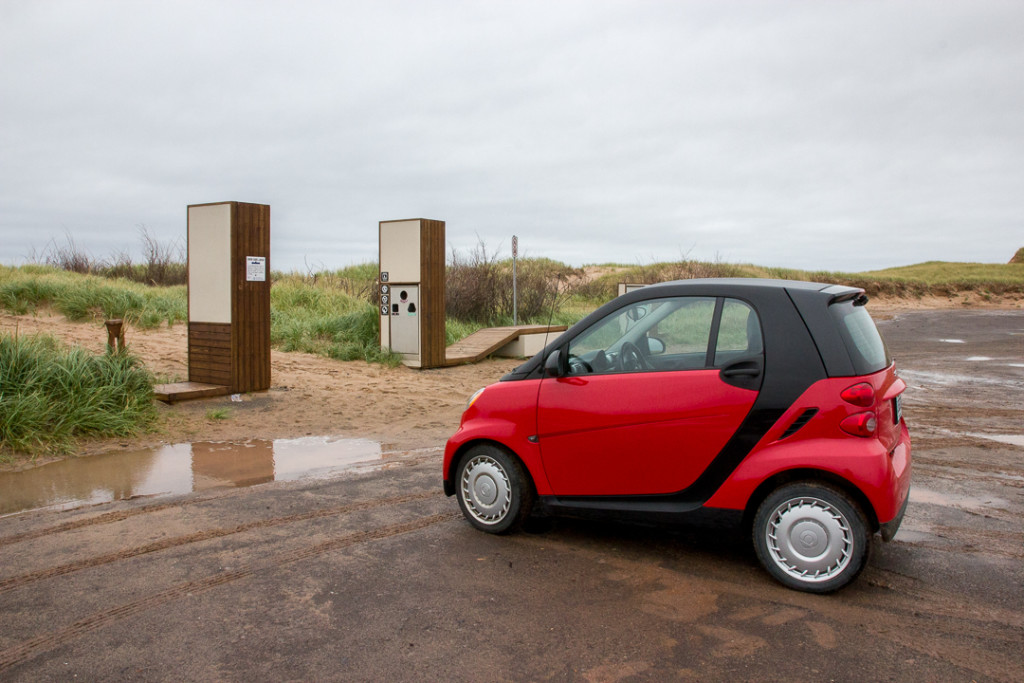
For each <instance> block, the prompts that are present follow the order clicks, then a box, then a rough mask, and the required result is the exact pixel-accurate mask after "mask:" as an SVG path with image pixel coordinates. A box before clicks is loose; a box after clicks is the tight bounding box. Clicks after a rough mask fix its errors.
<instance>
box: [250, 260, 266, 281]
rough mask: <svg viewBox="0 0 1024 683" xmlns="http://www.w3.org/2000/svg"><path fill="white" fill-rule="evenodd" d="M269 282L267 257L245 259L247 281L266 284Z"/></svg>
mask: <svg viewBox="0 0 1024 683" xmlns="http://www.w3.org/2000/svg"><path fill="white" fill-rule="evenodd" d="M266 280H267V257H266V256H246V257H245V281H246V282H266Z"/></svg>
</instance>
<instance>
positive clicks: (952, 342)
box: [939, 339, 967, 344]
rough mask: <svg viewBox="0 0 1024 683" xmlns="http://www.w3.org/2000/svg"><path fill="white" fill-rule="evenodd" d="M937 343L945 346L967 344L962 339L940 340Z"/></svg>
mask: <svg viewBox="0 0 1024 683" xmlns="http://www.w3.org/2000/svg"><path fill="white" fill-rule="evenodd" d="M939 341H940V342H945V343H946V344H966V343H967V342H965V341H964V340H963V339H940V340H939Z"/></svg>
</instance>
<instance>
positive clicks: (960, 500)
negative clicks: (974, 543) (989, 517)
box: [910, 486, 1009, 510]
mask: <svg viewBox="0 0 1024 683" xmlns="http://www.w3.org/2000/svg"><path fill="white" fill-rule="evenodd" d="M910 502H911V503H925V504H928V505H942V506H945V507H953V508H960V509H961V510H980V509H983V508H997V509H1006V506H1008V505H1009V501H1006V500H1003V499H1002V498H997V497H995V496H985V497H980V498H979V497H975V496H962V495H958V494H956V493H942V492H939V491H932V490H929V489H923V488H921V487H919V486H911V487H910Z"/></svg>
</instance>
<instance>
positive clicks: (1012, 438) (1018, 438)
mask: <svg viewBox="0 0 1024 683" xmlns="http://www.w3.org/2000/svg"><path fill="white" fill-rule="evenodd" d="M964 436H973V437H975V438H977V439H987V440H989V441H998V442H999V443H1008V444H1010V445H1012V446H1024V435H1021V434H982V433H980V432H964Z"/></svg>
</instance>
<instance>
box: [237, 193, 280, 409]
mask: <svg viewBox="0 0 1024 683" xmlns="http://www.w3.org/2000/svg"><path fill="white" fill-rule="evenodd" d="M231 220H232V224H233V226H234V229H233V230H232V231H231V282H232V284H233V290H232V292H231V319H232V321H233V325H232V328H233V329H232V332H233V333H232V335H231V360H232V368H233V373H232V378H231V390H232V391H233V392H236V393H240V392H246V391H266V390H267V389H269V388H270V207H269V206H267V205H265V204H246V203H244V202H232V205H231ZM247 256H262V257H264V258H266V259H267V262H266V279H265V280H264V281H262V282H248V281H247V280H246V261H245V259H246V257H247Z"/></svg>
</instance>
